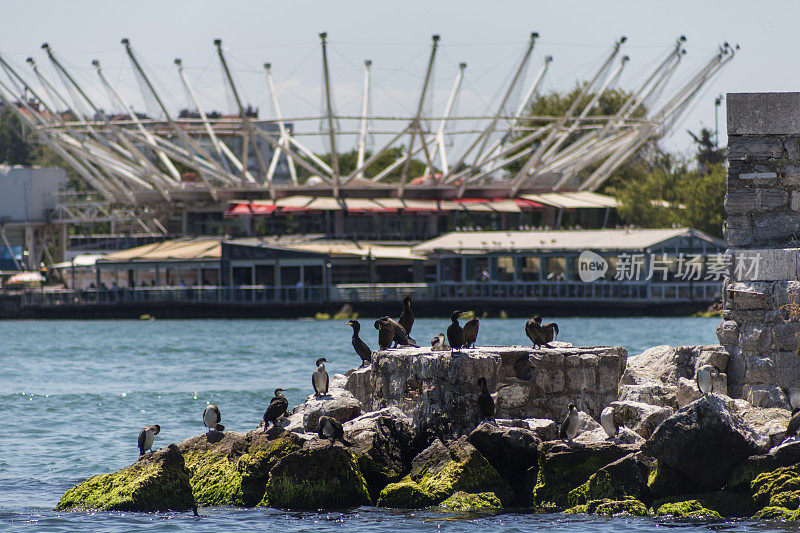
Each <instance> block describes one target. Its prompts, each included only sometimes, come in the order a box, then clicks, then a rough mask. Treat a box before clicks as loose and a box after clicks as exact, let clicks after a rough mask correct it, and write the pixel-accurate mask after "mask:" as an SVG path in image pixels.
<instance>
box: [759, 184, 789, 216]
mask: <svg viewBox="0 0 800 533" xmlns="http://www.w3.org/2000/svg"><path fill="white" fill-rule="evenodd" d="M756 196H757V197H758V209H759V210H760V211H771V210H772V209H777V208H778V207H782V206H784V205H786V204H787V203H789V193H788V191H785V190H783V189H761V188H759V189H756Z"/></svg>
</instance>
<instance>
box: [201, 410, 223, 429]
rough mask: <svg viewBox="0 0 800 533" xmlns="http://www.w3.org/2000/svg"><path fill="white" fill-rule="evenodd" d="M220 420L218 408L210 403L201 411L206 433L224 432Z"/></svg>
mask: <svg viewBox="0 0 800 533" xmlns="http://www.w3.org/2000/svg"><path fill="white" fill-rule="evenodd" d="M220 420H222V415H221V414H220V412H219V407H217V406H216V405H214V404H213V403H210V404H208V405H206V408H205V409H203V425H204V426H206V427H207V428H208V432H209V433H211V432H212V431H224V430H225V426H223V425H222V424H220V423H219V421H220Z"/></svg>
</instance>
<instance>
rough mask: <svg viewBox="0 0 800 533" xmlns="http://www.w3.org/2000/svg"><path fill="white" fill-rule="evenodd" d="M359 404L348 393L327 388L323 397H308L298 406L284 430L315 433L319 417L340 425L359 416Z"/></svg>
mask: <svg viewBox="0 0 800 533" xmlns="http://www.w3.org/2000/svg"><path fill="white" fill-rule="evenodd" d="M361 412H362V411H361V402H359V401H358V400H357V399H356V398H355V397H354V396H353V394H351V393H350V391H348V390H345V389H340V388H336V389H333V388H329V389H328V394H325V395H323V396H315V395H313V394H312V395H310V396H309V397H308V398H307V399H306V401H305V403H303V404H300V405H298V406H297V407H295V408H294V410H293V411H292V415H291V416H290V417H289V422H288V425H286V426H285V427H286V429H287V430H288V431H294V432H297V433H306V432H316V431H317V429H318V426H319V419H320V417H321V416H330V417H333V418H335V419H336V420H338V421H339V422H341V423H345V422H347V421H348V420H352V419H354V418H355V417H357V416H358V415H360V414H361Z"/></svg>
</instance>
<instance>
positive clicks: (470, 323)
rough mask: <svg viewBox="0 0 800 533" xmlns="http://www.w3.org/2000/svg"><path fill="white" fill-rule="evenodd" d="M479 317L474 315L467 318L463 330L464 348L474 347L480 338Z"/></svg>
mask: <svg viewBox="0 0 800 533" xmlns="http://www.w3.org/2000/svg"><path fill="white" fill-rule="evenodd" d="M478 325H479V322H478V317H476V316H474V317H472V318H470V319H469V320H467V322H466V324H464V328H463V329H462V331H463V332H464V348H474V347H475V341H476V340H478Z"/></svg>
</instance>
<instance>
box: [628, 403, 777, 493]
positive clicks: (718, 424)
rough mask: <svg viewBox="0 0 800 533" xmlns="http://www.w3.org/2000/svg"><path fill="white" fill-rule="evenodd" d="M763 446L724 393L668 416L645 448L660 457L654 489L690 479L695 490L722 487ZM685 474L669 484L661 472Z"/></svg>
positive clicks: (669, 487) (674, 487)
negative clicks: (734, 470) (741, 464)
mask: <svg viewBox="0 0 800 533" xmlns="http://www.w3.org/2000/svg"><path fill="white" fill-rule="evenodd" d="M760 448H761V446H760V444H759V442H758V440H757V435H755V433H754V432H753V431H752V429H751V428H750V427H749V426H747V424H746V423H745V421H744V420H743V419H742V417H741V416H739V415H737V414H735V413H733V412H731V410H730V409H729V408H728V404H727V402H726V400H725V399H724V398H721V397H718V396H714V395H707V396H704V397H703V398H701V399H699V400H697V401H695V402H693V403H691V404H689V405H688V406H686V407H684V408H683V409H681V410H679V411H678V412H677V413H675V414H674V415H672V416H671V417H670V418H668V419H667V420H665V421H664V422H663V423H662V424H661V425H660V426H659V427H658V428H657V429H656V431H655V432H654V433H653V435H652V436H651V437H650V438H649V439H648V440H647V442H646V444H645V446H644V448H643V449H645V451H646V452H647V453H648V454H650V455H652V456H653V457H655V458H656V460H657V463H658V470H656V475H655V476H651V485H650V486H651V488H654V490H660V491H662V493H663V492H667V493H672V491H673V490H678V487H680V486H681V485H685V482H686V481H688V482H689V483H690V484H691V485H692V486H694V487H695V489H694V491H695V492H703V491H712V490H716V489H719V488H721V487H722V486H723V485H724V484H725V482H726V481H727V480H728V477H729V476H730V474H731V472H732V471H733V469H734V468H735V467H736V466H737V465H738V464H740V463H741V462H743V461H744V460H745V459H746V458H747V457H749V456H750V455H754V454H757V453H758V452H759V449H760ZM673 473H675V474H677V477H678V478H682V481H681V482H680V483H672V482H669V483H666V482H664V480H663V479H662V480H658V479H657V477H658V475H659V474H660V475H662V476H672V475H673Z"/></svg>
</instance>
